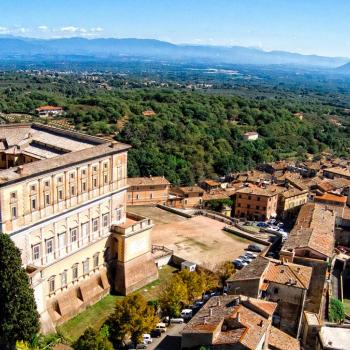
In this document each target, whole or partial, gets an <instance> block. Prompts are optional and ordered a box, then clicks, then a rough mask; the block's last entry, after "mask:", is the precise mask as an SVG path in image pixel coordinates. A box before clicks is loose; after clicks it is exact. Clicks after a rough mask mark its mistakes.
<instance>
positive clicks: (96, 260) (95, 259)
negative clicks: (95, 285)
mask: <svg viewBox="0 0 350 350" xmlns="http://www.w3.org/2000/svg"><path fill="white" fill-rule="evenodd" d="M99 255H100V254H99V253H96V254H95V255H94V268H95V267H98V264H99Z"/></svg>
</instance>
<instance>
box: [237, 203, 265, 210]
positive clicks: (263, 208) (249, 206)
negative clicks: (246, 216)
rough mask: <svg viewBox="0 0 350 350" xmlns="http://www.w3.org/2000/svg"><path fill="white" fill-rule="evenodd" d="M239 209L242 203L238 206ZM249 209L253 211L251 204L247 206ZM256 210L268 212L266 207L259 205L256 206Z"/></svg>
mask: <svg viewBox="0 0 350 350" xmlns="http://www.w3.org/2000/svg"><path fill="white" fill-rule="evenodd" d="M237 207H238V208H240V207H241V203H238V204H237ZM247 209H251V205H250V204H247ZM255 209H256V210H260V209H262V210H266V207H260V206H259V205H256V206H255Z"/></svg>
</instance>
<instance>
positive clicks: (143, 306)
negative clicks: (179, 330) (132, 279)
mask: <svg viewBox="0 0 350 350" xmlns="http://www.w3.org/2000/svg"><path fill="white" fill-rule="evenodd" d="M158 322H159V319H158V316H157V315H156V312H155V310H154V307H153V306H151V305H148V303H147V301H146V299H145V298H144V297H143V296H142V295H141V294H131V295H128V296H126V297H125V298H124V299H122V300H117V302H116V305H115V309H114V312H113V314H112V315H111V316H110V317H109V319H108V321H107V325H108V326H109V329H110V340H111V341H112V343H113V345H114V346H115V347H117V346H120V345H122V344H123V343H124V341H125V340H126V339H127V338H128V337H130V338H131V341H132V342H133V343H134V344H135V345H136V344H138V343H140V341H141V340H142V335H143V334H144V333H149V332H150V331H151V330H152V329H154V328H155V326H156V325H157V323H158Z"/></svg>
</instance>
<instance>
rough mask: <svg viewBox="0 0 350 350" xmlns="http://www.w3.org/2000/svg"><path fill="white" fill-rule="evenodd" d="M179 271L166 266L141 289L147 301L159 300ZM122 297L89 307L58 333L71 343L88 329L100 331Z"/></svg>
mask: <svg viewBox="0 0 350 350" xmlns="http://www.w3.org/2000/svg"><path fill="white" fill-rule="evenodd" d="M175 271H177V269H176V268H174V267H172V266H168V265H167V266H164V267H163V268H162V269H160V270H159V279H158V280H157V281H154V282H152V283H150V284H149V285H147V286H145V287H143V288H141V289H140V290H138V291H137V292H139V293H141V294H142V295H143V296H144V297H145V298H146V299H147V300H154V299H157V298H158V294H159V291H160V288H161V285H162V284H163V283H164V282H165V281H166V280H167V279H169V278H170V276H171V274H172V273H174V272H175ZM121 298H123V297H122V296H112V295H107V296H106V297H104V298H103V299H101V300H100V301H99V302H97V303H96V304H94V305H92V306H90V307H88V308H87V309H86V310H85V311H83V312H82V313H80V314H79V315H77V316H76V317H74V318H72V319H71V320H69V321H67V322H66V323H64V324H63V325H62V326H60V327H58V332H59V333H60V334H62V336H63V337H64V338H65V339H67V340H68V341H70V342H74V341H75V340H76V339H78V338H79V336H80V335H81V334H83V333H84V331H85V329H86V328H88V327H93V328H95V329H96V330H98V329H100V327H101V326H102V325H103V323H104V322H105V321H106V319H107V318H108V316H109V315H110V314H111V313H112V312H113V308H114V304H115V302H116V300H117V299H121Z"/></svg>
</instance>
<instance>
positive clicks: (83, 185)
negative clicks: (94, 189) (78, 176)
mask: <svg viewBox="0 0 350 350" xmlns="http://www.w3.org/2000/svg"><path fill="white" fill-rule="evenodd" d="M86 191H87V186H86V180H83V181H82V182H81V192H86Z"/></svg>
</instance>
